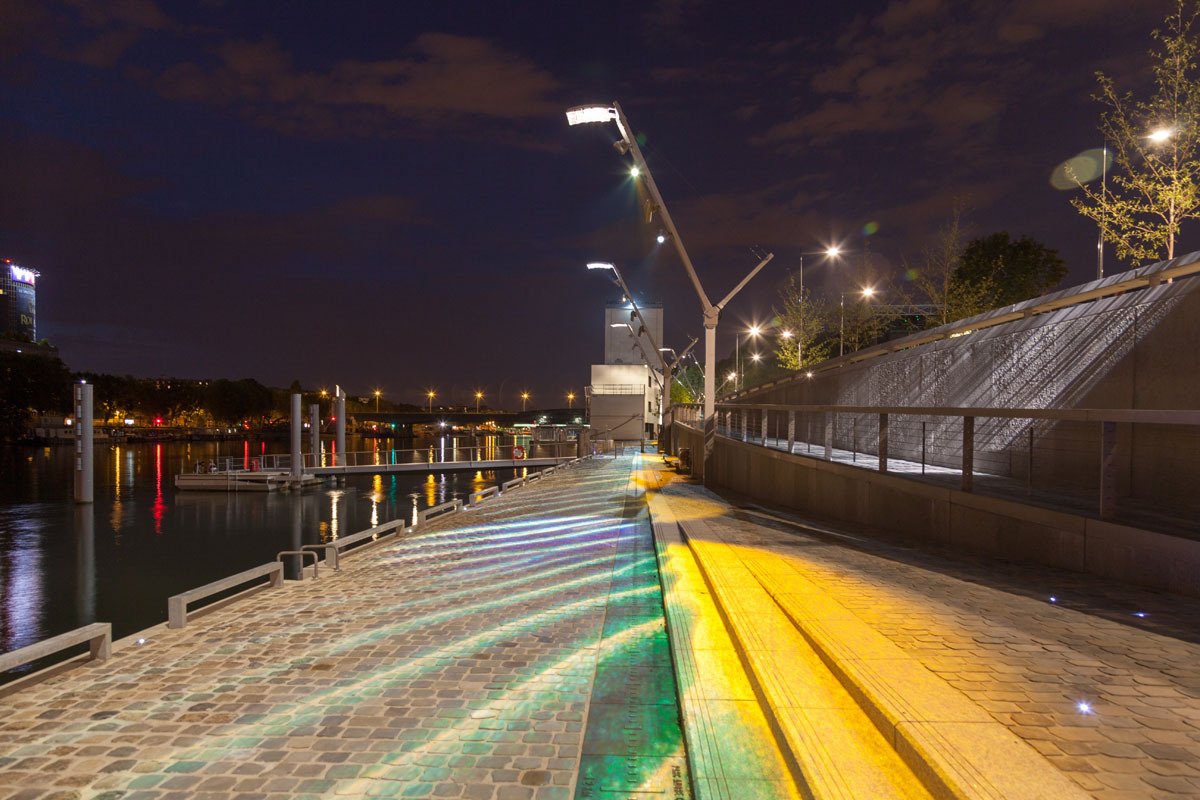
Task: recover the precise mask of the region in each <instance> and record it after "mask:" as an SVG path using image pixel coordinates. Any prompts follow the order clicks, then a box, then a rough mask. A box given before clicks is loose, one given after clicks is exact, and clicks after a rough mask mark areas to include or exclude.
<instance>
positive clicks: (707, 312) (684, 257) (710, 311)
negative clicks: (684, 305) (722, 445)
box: [567, 101, 774, 477]
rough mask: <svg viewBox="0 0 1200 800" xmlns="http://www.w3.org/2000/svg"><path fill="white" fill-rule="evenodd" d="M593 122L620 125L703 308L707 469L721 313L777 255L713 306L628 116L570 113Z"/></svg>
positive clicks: (592, 109) (583, 109)
mask: <svg viewBox="0 0 1200 800" xmlns="http://www.w3.org/2000/svg"><path fill="white" fill-rule="evenodd" d="M591 122H616V123H617V128H618V130H619V131H620V133H621V139H620V141H618V142H617V143H616V145H615V146H616V149H617V152H619V153H621V154H625V153H628V154H630V155H632V156H633V161H634V164H635V165H636V168H637V171H638V175H639V176H641V175H644V176H645V181H644V185H645V187H646V190H647V192H649V194H650V200H651V206H650V208H648V209H647V210H648V211H649V212H650V213H651V214H653V213H654V212H655V211H657V212H658V213H659V215H660V216H661V217H662V221H663V226H664V227H665V228H666V230H667V232H668V233H669V234H670V235H671V239H672V241H673V242H674V244H675V251H676V252H677V253H678V254H679V258H680V260H681V261H682V262H683V267H684V269H685V270H687V274H688V278H689V279H690V280H691V282H692V286H693V288H695V290H696V295H697V296H698V297H699V298H700V307H701V310H702V311H703V313H704V351H705V353H704V361H705V368H704V463H705V465H706V467H707V465H708V464H709V463H710V459H711V458H712V452H713V444H714V442H715V437H716V426H715V424H714V418H713V412H714V410H715V395H716V368H717V323H718V322H719V321H720V319H721V310H722V309H723V308H724V307H725V306H726V305H727V304H728V303H729V301H730V300H732V299H733V298H734V296H735V295H736V294H737V293H738V292H740V291H741V290H742V287H744V286H745V285H746V284H747V283H749V282H750V279H751V278H753V277H754V276H755V275H757V274H758V272H759V270H761V269H762V268H763V267H765V266H766V265H767V262H768V261H770V260H771V259H772V258H773V257H774V254H771V253H768V254H767V257H766V258H764V259H763V260H762V261H760V262H759V263H758V266H756V267H755V268H754V269H752V270H751V271H750V272H749V274H747V275H746V277H745V278H743V279H742V281H741V283H739V284H738V285H737V286H735V287H734V289H733V291H731V292H730V293H729V294H728V295H726V296H725V299H723V300H722V301H721V302H719V303H717V304H715V305H714V304H713V303H712V301H711V300H709V299H708V295H707V294H706V293H705V291H704V287H703V286H701V285H700V278H699V276H698V275H696V269H695V267H693V266H692V259H691V257H689V256H688V253H687V249H686V248H685V247H684V246H683V239H682V238H681V237H680V235H679V231H678V229H676V227H675V222H674V220H672V219H671V213H670V212H669V211H668V210H667V204H666V203H665V202H663V199H662V195H661V194H660V193H659V191H658V185H657V184H656V183H655V182H654V176H653V175H651V173H650V167H649V166H647V165H646V159H645V158H643V157H642V151H641V148H639V147H638V143H637V140H636V139H634V137H633V136H632V135H631V134H630V127H629V121H628V120H626V119H625V113H624V112H623V111H622V110H621V106H620V104H619V103H617V102H615V101H614V102H613V104H612V105H611V106H577V107H575V108H572V109H569V110H568V111H567V124H569V125H580V124H583V123H591ZM709 474H710V471H709V470H708V469H705V476H706V477H707V476H708V475H709Z"/></svg>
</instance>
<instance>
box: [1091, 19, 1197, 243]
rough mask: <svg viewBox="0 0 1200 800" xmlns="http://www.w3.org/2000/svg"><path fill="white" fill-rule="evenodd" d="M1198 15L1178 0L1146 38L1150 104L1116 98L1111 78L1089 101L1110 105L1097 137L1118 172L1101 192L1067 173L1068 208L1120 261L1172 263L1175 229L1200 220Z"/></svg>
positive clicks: (1129, 97) (1101, 76)
mask: <svg viewBox="0 0 1200 800" xmlns="http://www.w3.org/2000/svg"><path fill="white" fill-rule="evenodd" d="M1189 6H1190V7H1189ZM1198 13H1200V5H1197V4H1194V3H1189V2H1187V0H1176V3H1175V10H1174V11H1173V12H1172V13H1171V14H1170V15H1169V16H1168V17H1167V19H1166V20H1165V23H1166V30H1155V31H1154V32H1153V33H1152V34H1151V35H1152V36H1153V38H1154V39H1155V41H1156V42H1157V43H1158V45H1157V47H1155V48H1153V49H1151V50H1150V56H1151V57H1152V58H1154V59H1155V65H1154V67H1153V74H1154V85H1155V90H1154V94H1153V95H1151V96H1150V98H1149V99H1148V100H1134V98H1133V96H1132V94H1131V93H1129V92H1126V93H1125V94H1121V93H1119V92H1118V90H1117V88H1116V86H1115V85H1114V83H1113V81H1112V79H1111V78H1109V77H1108V76H1106V75H1105V74H1104V73H1103V72H1097V73H1096V79H1097V81H1098V82H1099V84H1100V90H1099V93H1098V94H1096V95H1094V97H1095V99H1096V100H1098V101H1099V102H1101V103H1104V104H1105V105H1107V106H1108V110H1107V111H1106V112H1104V114H1102V115H1101V118H1100V131H1101V133H1103V134H1104V139H1105V142H1106V143H1107V146H1108V147H1109V148H1111V151H1112V154H1113V162H1114V163H1115V165H1116V167H1117V169H1116V170H1114V174H1113V175H1112V176H1111V177H1110V178H1108V180H1107V181H1106V182H1105V183H1104V184H1103V185H1101V187H1100V188H1099V189H1094V188H1092V187H1090V186H1085V185H1084V184H1083V182H1082V181H1081V180H1080V179H1079V177H1078V176H1074V175H1071V176H1070V177H1071V178H1072V179H1073V180H1074V181H1075V183H1076V184H1077V185H1078V186H1079V187H1080V189H1082V191H1083V195H1082V196H1079V197H1075V198H1074V199H1072V201H1071V203H1072V204H1073V205H1074V206H1075V208H1076V209H1078V210H1079V213H1081V214H1083V215H1084V216H1086V217H1089V218H1090V219H1093V220H1095V221H1096V222H1097V223H1098V224H1099V225H1100V232H1101V235H1102V236H1103V237H1104V238H1105V239H1107V240H1108V241H1110V242H1113V243H1114V244H1115V245H1116V248H1117V257H1118V258H1120V259H1122V260H1126V261H1133V262H1146V261H1157V260H1159V259H1160V258H1162V257H1164V256H1165V257H1166V258H1174V257H1175V245H1176V243H1177V241H1178V238H1179V229H1180V226H1181V225H1182V224H1183V223H1184V222H1185V221H1187V220H1189V219H1196V218H1200V158H1198V154H1197V147H1198V145H1200V80H1198V79H1197V76H1196V53H1197V44H1196V41H1195V39H1194V37H1193V35H1192V25H1193V23H1195V21H1196V17H1197V14H1198ZM1068 174H1070V172H1069V171H1068Z"/></svg>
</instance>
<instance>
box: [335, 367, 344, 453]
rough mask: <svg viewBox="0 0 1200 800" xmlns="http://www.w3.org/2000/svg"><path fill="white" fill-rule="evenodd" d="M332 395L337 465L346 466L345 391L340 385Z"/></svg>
mask: <svg viewBox="0 0 1200 800" xmlns="http://www.w3.org/2000/svg"><path fill="white" fill-rule="evenodd" d="M334 396H335V397H336V398H337V411H336V412H334V413H335V414H337V456H336V458H337V461H336V463H337V465H339V466H346V393H345V392H343V391H342V387H340V386H337V387H335V388H334Z"/></svg>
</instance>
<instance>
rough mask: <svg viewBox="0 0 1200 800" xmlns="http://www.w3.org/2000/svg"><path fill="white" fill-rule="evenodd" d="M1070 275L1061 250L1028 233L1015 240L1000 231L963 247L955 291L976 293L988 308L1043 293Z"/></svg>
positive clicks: (978, 299)
mask: <svg viewBox="0 0 1200 800" xmlns="http://www.w3.org/2000/svg"><path fill="white" fill-rule="evenodd" d="M1066 276H1067V268H1066V266H1065V265H1064V264H1063V262H1062V259H1061V258H1059V257H1058V251H1057V250H1053V249H1051V248H1049V247H1046V246H1045V245H1044V244H1042V243H1041V242H1038V241H1037V240H1035V239H1031V238H1029V237H1028V236H1022V237H1021V238H1020V239H1018V240H1016V241H1015V242H1014V241H1013V240H1012V238H1011V237H1010V236H1009V234H1008V231H1000V232H998V233H993V234H992V235H991V236H983V237H981V238H979V239H975V240H973V241H972V242H970V243H969V244H968V245H967V246H966V247H965V248H963V251H962V255H961V256H960V257H959V265H958V267H957V268H955V270H954V272H953V273H952V274H951V285H952V286H953V287H955V289H956V291H955V292H954V293H955V294H958V295H960V296H971V297H974V298H975V302H977V303H978V304H979V305H981V306H983V308H981V309H980V310H981V311H987V310H990V309H993V308H1002V307H1004V306H1008V305H1012V304H1013V303H1019V302H1021V301H1022V300H1028V299H1029V298H1031V297H1037V296H1038V295H1043V294H1045V293H1046V292H1048V291H1049V290H1050V289H1052V288H1054V287H1055V286H1057V285H1058V284H1059V283H1061V282H1062V279H1063V278H1065V277H1066Z"/></svg>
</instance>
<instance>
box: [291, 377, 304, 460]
mask: <svg viewBox="0 0 1200 800" xmlns="http://www.w3.org/2000/svg"><path fill="white" fill-rule="evenodd" d="M303 427H304V422H303V420H302V418H301V416H300V395H298V394H293V395H292V477H293V478H296V479H299V478H300V476H301V475H302V474H303V472H304V462H303V461H302V460H301V455H300V442H301V441H302V440H303V436H301V429H302V428H303Z"/></svg>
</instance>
